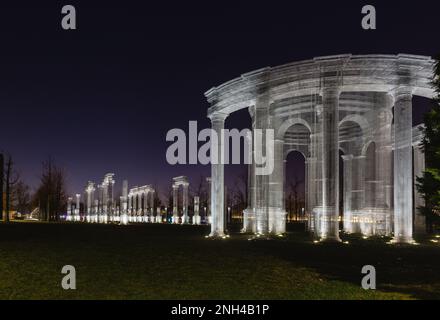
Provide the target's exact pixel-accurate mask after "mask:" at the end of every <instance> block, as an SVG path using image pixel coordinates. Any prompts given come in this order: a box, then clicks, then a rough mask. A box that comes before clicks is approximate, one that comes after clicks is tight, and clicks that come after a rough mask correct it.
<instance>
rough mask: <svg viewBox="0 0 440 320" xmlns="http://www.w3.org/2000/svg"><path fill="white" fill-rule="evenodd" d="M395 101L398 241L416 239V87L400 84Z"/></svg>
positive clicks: (395, 207)
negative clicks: (414, 161) (414, 148)
mask: <svg viewBox="0 0 440 320" xmlns="http://www.w3.org/2000/svg"><path fill="white" fill-rule="evenodd" d="M394 97H395V104H394V241H395V242H398V243H411V242H413V225H412V210H413V201H412V188H413V179H412V90H411V88H407V87H403V88H399V89H398V90H397V91H396V92H395V95H394Z"/></svg>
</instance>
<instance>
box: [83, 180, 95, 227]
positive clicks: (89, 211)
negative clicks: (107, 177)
mask: <svg viewBox="0 0 440 320" xmlns="http://www.w3.org/2000/svg"><path fill="white" fill-rule="evenodd" d="M94 199H95V184H94V183H93V182H92V181H89V182H88V183H87V187H86V210H85V213H86V222H92V219H93V203H94V201H95V200H94Z"/></svg>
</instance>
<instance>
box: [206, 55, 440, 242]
mask: <svg viewBox="0 0 440 320" xmlns="http://www.w3.org/2000/svg"><path fill="white" fill-rule="evenodd" d="M432 68H433V60H432V59H431V58H430V57H424V56H414V55H406V54H399V55H359V56H355V55H337V56H329V57H319V58H314V59H312V60H307V61H301V62H295V63H290V64H286V65H282V66H278V67H273V68H272V67H268V68H264V69H260V70H256V71H254V72H250V73H247V74H243V75H242V76H241V77H239V78H236V79H234V80H231V81H229V82H227V83H225V84H223V85H221V86H219V87H216V88H213V89H211V90H209V91H208V92H207V93H206V94H205V95H206V97H207V99H208V101H209V103H210V108H209V110H208V117H209V118H210V119H211V123H212V129H213V130H215V131H216V133H217V135H218V136H220V135H221V133H222V129H223V128H224V123H225V120H226V118H227V116H228V115H229V114H230V113H232V112H235V111H238V110H240V109H244V108H247V109H248V110H249V113H250V115H251V118H252V129H253V130H254V129H262V130H263V132H264V134H266V132H268V131H267V130H268V129H272V130H273V132H274V138H275V140H274V148H273V155H270V156H271V158H272V159H273V161H274V162H273V163H274V169H273V171H272V172H271V173H270V174H269V175H256V169H257V168H258V169H259V167H260V165H258V164H255V161H254V162H253V164H252V165H250V166H249V188H248V190H249V197H248V199H250V204H249V207H248V208H247V209H246V210H245V212H244V226H243V232H252V233H258V234H263V235H268V234H274V235H277V234H282V233H284V232H285V223H286V213H285V208H284V192H283V190H284V179H285V177H284V175H285V160H286V156H287V154H288V153H289V152H291V151H298V152H300V153H302V155H303V156H304V158H305V166H306V170H305V172H306V214H307V215H308V217H309V224H308V226H309V229H310V230H311V231H312V232H313V233H314V234H315V235H316V236H317V237H318V238H319V239H321V240H329V241H340V240H339V219H340V214H341V213H342V220H343V223H344V230H345V231H346V232H361V233H363V234H364V235H366V236H368V235H373V234H378V235H391V234H393V235H394V241H395V242H402V243H411V242H412V241H413V223H414V222H415V223H416V226H415V227H416V229H421V228H422V226H421V224H422V223H423V219H421V217H420V215H419V213H418V212H417V211H415V210H414V205H413V192H414V180H415V179H414V177H413V155H412V150H413V148H412V147H413V146H416V147H415V148H414V159H415V161H414V173H415V174H420V172H421V170H422V169H423V166H424V159H423V156H422V155H421V154H420V149H419V148H418V146H417V145H418V143H419V142H420V127H415V128H413V125H412V97H413V96H414V95H417V96H423V97H427V98H432V97H433V95H434V92H433V89H432V88H431V85H430V81H431V78H432ZM218 143H219V148H218V158H219V159H221V153H220V152H221V149H222V147H223V144H224V141H222V140H221V139H219V142H218ZM340 151H342V152H343V154H344V156H343V158H342V160H340V154H339V153H340ZM253 154H255V141H253ZM339 161H342V162H343V172H342V173H343V175H342V176H343V180H342V181H343V192H342V194H340V191H339V184H340V181H339V179H340V173H339V166H340V163H339ZM263 166H264V165H263ZM211 179H212V180H211V214H212V225H211V236H218V237H223V236H224V234H225V223H224V219H225V218H224V217H225V204H224V168H223V164H222V163H218V164H212V165H211ZM340 197H342V200H343V208H340V205H339V199H340ZM415 199H416V200H415V202H416V203H419V204H420V203H421V201H422V200H421V198H420V196H419V195H417V194H416V195H415ZM413 214H415V217H416V218H415V219H413Z"/></svg>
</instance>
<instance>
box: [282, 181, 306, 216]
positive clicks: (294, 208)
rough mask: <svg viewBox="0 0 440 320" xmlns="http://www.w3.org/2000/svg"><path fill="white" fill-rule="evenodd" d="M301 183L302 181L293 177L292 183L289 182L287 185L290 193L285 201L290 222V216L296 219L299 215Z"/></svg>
mask: <svg viewBox="0 0 440 320" xmlns="http://www.w3.org/2000/svg"><path fill="white" fill-rule="evenodd" d="M303 182H304V181H303V180H302V179H298V177H296V176H295V178H294V181H293V182H290V184H289V189H290V192H289V196H288V197H287V199H286V200H287V208H288V211H289V218H290V220H292V214H293V215H294V216H295V218H298V215H299V213H300V212H299V211H300V209H301V204H302V203H303V201H300V197H299V187H300V185H301V184H302V183H303Z"/></svg>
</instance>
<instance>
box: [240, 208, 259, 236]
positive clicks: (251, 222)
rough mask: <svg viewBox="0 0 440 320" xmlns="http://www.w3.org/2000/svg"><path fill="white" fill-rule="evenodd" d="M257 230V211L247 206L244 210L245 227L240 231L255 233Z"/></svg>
mask: <svg viewBox="0 0 440 320" xmlns="http://www.w3.org/2000/svg"><path fill="white" fill-rule="evenodd" d="M255 231H256V224H255V213H254V211H253V210H252V209H249V208H247V209H245V210H243V228H242V229H241V230H240V233H255Z"/></svg>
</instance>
